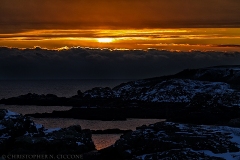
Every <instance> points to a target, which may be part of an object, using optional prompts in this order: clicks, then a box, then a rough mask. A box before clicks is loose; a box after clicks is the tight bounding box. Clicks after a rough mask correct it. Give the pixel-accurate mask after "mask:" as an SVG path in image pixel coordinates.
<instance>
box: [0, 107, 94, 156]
mask: <svg viewBox="0 0 240 160" xmlns="http://www.w3.org/2000/svg"><path fill="white" fill-rule="evenodd" d="M93 150H95V146H94V143H93V141H92V138H91V131H90V130H82V129H81V127H80V126H70V127H68V128H62V129H61V128H58V129H45V128H44V127H43V126H42V125H39V124H35V123H34V122H33V121H32V120H31V119H29V118H28V117H26V116H22V115H19V114H17V113H14V112H11V111H9V110H5V109H1V110H0V155H2V154H83V153H87V152H90V151H93Z"/></svg>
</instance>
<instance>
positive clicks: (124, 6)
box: [0, 0, 240, 79]
mask: <svg viewBox="0 0 240 160" xmlns="http://www.w3.org/2000/svg"><path fill="white" fill-rule="evenodd" d="M0 15H1V16H0V47H1V48H0V62H1V63H0V65H2V67H4V68H2V67H1V69H0V71H1V72H0V79H1V78H2V79H7V78H9V79H11V78H36V77H38V78H41V77H42V78H54V77H55V78H64V77H65V78H66V77H67V78H131V79H132V78H141V77H142V78H147V77H151V76H160V75H163V74H167V73H174V72H177V71H180V70H181V69H184V68H189V67H190V68H191V67H193V68H194V67H204V66H208V65H215V64H237V61H236V59H235V60H234V59H231V58H230V59H229V58H226V57H228V56H222V55H224V53H225V52H227V53H231V54H232V55H233V56H238V54H237V53H238V52H240V19H239V15H240V2H239V0H149V1H146V0H118V1H114V0H71V1H68V0H1V1H0ZM6 47H7V48H6ZM153 50H154V53H153V52H152V51H153ZM73 51H74V55H75V54H77V53H75V51H77V52H82V51H88V52H87V53H89V54H90V55H89V56H90V57H94V58H96V59H94V61H90V60H89V59H85V58H86V57H85V56H86V55H82V54H81V53H79V55H78V58H79V56H80V57H81V58H80V59H79V62H78V63H77V62H76V61H75V62H74V63H73V62H72V61H71V60H70V59H71V57H72V56H73V55H72V52H73ZM93 51H94V53H93ZM149 51H151V52H149ZM39 52H41V55H44V56H45V58H46V57H48V58H50V59H51V60H49V59H48V58H47V59H45V60H43V59H41V57H42V56H39V55H38V53H39ZM95 52H98V54H95ZM163 52H164V53H167V54H169V56H168V55H164V56H165V57H166V56H167V57H168V61H166V59H165V60H164V61H163V60H162V59H161V60H162V61H161V60H159V59H158V58H157V57H158V56H160V57H162V53H163ZM56 53H59V54H60V55H64V56H63V57H65V56H66V57H65V60H64V61H62V60H61V61H60V60H59V59H57V58H59V57H58V56H56V55H55V54H56ZM66 53H68V54H67V55H65V54H66ZM107 53H108V54H107ZM130 53H131V54H130ZM183 53H184V54H183ZM185 53H186V54H185ZM213 53H214V54H213ZM106 54H107V55H108V56H106ZM109 54H110V55H111V56H110V57H109ZM119 54H120V55H121V56H120V57H122V58H120V59H123V61H120V60H119V59H118V58H119ZM139 54H140V55H141V56H140V57H142V58H140V59H139V58H138V59H134V60H133V59H131V58H130V59H131V60H129V59H125V58H126V55H127V57H128V58H129V56H130V55H132V57H136V56H137V57H138V56H139ZM145 54H147V55H145ZM149 54H150V55H151V56H150V58H149ZM156 54H159V55H156ZM178 54H179V56H180V57H181V58H179V62H178V63H179V64H181V65H176V66H174V65H175V64H176V62H175V61H176V56H178ZM211 54H213V55H214V56H212V55H211ZM37 55H38V56H37ZM173 55H174V56H173ZM189 55H191V56H190V58H189ZM201 55H204V56H206V57H205V58H207V60H205V61H199V62H196V64H192V63H191V62H193V61H194V60H196V59H193V57H196V56H197V57H198V56H200V57H201ZM216 55H218V56H217V57H218V58H216V57H215V56H216ZM227 55H228V54H227ZM14 56H15V58H14ZM55 56H56V60H54V63H50V62H52V60H53V59H54V58H53V57H55ZM63 57H62V56H60V59H62V58H63ZM103 57H107V59H108V61H106V59H105V61H104V63H102V62H103V59H101V58H103ZM143 57H144V58H143ZM154 57H155V58H154ZM213 57H214V58H216V59H217V60H215V59H213ZM6 58H7V59H6ZM191 58H192V59H191ZM219 58H220V59H219ZM221 58H222V59H221ZM83 59H84V60H85V61H82V60H83ZM97 59H99V60H97ZM58 60H59V61H58ZM165 61H166V62H168V63H169V64H168V65H167V64H165ZM6 62H8V63H6ZM30 62H31V63H30ZM40 62H41V63H40ZM55 62H56V63H55ZM120 62H121V63H120ZM130 62H131V63H132V65H130V64H131V63H130ZM147 62H148V63H147ZM110 63H111V64H112V65H110ZM26 64H28V65H29V66H28V67H27V66H26ZM30 64H31V65H30ZM113 64H115V65H113ZM17 66H18V67H17ZM24 66H25V67H24ZM46 66H47V67H48V69H46ZM61 66H62V67H61ZM63 66H65V67H63ZM74 66H75V67H76V68H74ZM81 66H83V67H85V68H88V69H86V70H85V71H83V70H82V69H81ZM94 66H95V67H94ZM126 66H129V67H132V68H131V69H130V70H129V71H128V70H127V69H126V68H125V67H126ZM104 67H105V68H104ZM108 67H112V71H111V72H109V71H108V70H109V68H108ZM13 68H15V69H13ZM44 68H45V69H44ZM54 68H55V69H54ZM61 68H62V71H61V73H59V74H57V73H58V72H56V70H57V71H58V70H59V69H61ZM73 68H74V69H73ZM96 68H97V69H99V70H101V71H96V72H95V71H94V70H97V69H96ZM124 68H125V69H124ZM163 68H165V69H163ZM34 69H37V72H36V73H39V75H40V73H41V76H37V75H38V74H33V73H34V72H33V71H34ZM139 69H140V70H141V71H140V70H139ZM20 70H21V72H20ZM31 70H32V71H31ZM130 71H131V72H130ZM48 72H49V73H48ZM85 72H86V73H85ZM88 72H89V74H87V73H88ZM90 72H91V74H90ZM20 73H21V74H20ZM43 73H45V74H43ZM47 73H48V74H47ZM55 73H56V75H55ZM67 73H69V74H67ZM70 73H71V74H70ZM83 73H85V74H83ZM97 73H101V74H100V75H99V74H97ZM52 75H55V76H52Z"/></svg>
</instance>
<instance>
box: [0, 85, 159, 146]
mask: <svg viewBox="0 0 240 160" xmlns="http://www.w3.org/2000/svg"><path fill="white" fill-rule="evenodd" d="M128 81H130V80H9V81H5V80H1V81H0V99H2V98H9V97H15V96H19V95H22V94H27V93H37V94H48V93H51V94H55V95H57V96H64V97H70V96H73V95H76V94H77V90H81V91H86V90H88V89H91V88H93V87H110V88H112V87H115V86H116V85H119V84H120V83H123V82H128ZM0 108H4V109H9V110H11V111H13V112H17V113H21V114H30V113H44V112H48V113H50V112H52V111H53V110H68V109H70V108H71V107H67V106H20V105H0ZM33 120H34V122H35V123H39V124H43V125H44V126H45V127H46V128H62V127H69V126H71V125H80V126H81V127H82V128H83V129H93V130H103V129H112V128H119V129H123V130H127V129H131V130H135V128H136V127H138V126H141V125H144V124H145V125H148V124H152V123H156V122H159V121H163V120H161V119H128V120H127V121H96V120H79V119H71V118H65V119H63V118H34V119H33ZM92 138H93V141H94V144H95V145H96V148H97V149H102V148H105V147H107V146H110V145H112V144H113V143H114V142H115V141H116V140H117V139H119V138H120V134H104V135H93V136H92Z"/></svg>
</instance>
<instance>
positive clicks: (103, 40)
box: [97, 38, 114, 43]
mask: <svg viewBox="0 0 240 160" xmlns="http://www.w3.org/2000/svg"><path fill="white" fill-rule="evenodd" d="M97 41H98V42H99V43H111V42H113V41H114V38H97Z"/></svg>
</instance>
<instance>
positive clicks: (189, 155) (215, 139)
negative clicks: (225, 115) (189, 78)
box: [99, 122, 240, 160]
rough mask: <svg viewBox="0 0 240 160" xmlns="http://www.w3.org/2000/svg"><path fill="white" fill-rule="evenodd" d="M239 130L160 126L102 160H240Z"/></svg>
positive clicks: (126, 139) (129, 138)
mask: <svg viewBox="0 0 240 160" xmlns="http://www.w3.org/2000/svg"><path fill="white" fill-rule="evenodd" d="M239 151H240V129H239V128H232V127H228V126H206V125H188V124H179V123H172V122H159V123H156V124H152V125H149V126H142V127H138V128H137V130H136V131H134V132H130V133H127V134H125V135H123V136H121V138H120V139H119V140H118V141H116V143H115V144H114V145H113V146H111V147H108V148H106V149H103V150H101V151H99V152H100V153H101V156H102V157H101V158H102V159H134V160H150V159H151V160H157V159H179V160H181V159H209V160H214V159H215V160H218V159H240V153H239Z"/></svg>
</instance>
